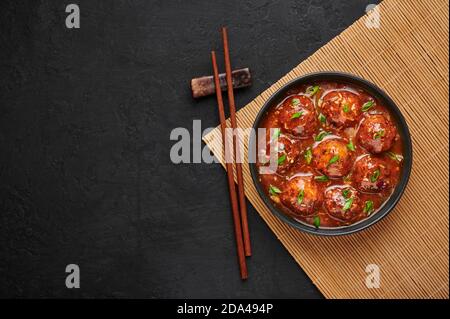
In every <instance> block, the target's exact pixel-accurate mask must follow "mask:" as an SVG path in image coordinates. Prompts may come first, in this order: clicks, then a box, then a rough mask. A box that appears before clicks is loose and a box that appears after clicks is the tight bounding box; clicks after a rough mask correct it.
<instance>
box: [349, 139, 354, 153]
mask: <svg viewBox="0 0 450 319" xmlns="http://www.w3.org/2000/svg"><path fill="white" fill-rule="evenodd" d="M347 148H348V149H349V150H350V151H352V152H354V151H355V145H353V142H352V140H349V141H348V144H347Z"/></svg>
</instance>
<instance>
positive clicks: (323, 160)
mask: <svg viewBox="0 0 450 319" xmlns="http://www.w3.org/2000/svg"><path fill="white" fill-rule="evenodd" d="M352 159H353V156H352V154H351V151H350V150H349V149H348V148H347V143H346V142H345V140H343V139H335V138H333V139H326V140H324V141H322V142H320V143H319V144H318V145H316V146H315V147H314V148H313V165H314V167H315V168H316V169H317V170H319V171H320V172H322V173H323V174H325V175H327V176H329V177H342V176H344V175H347V174H348V172H349V171H350V169H351V167H352Z"/></svg>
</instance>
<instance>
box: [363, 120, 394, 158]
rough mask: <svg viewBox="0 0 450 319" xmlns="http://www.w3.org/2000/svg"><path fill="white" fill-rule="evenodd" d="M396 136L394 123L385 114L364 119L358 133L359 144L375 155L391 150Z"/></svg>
mask: <svg viewBox="0 0 450 319" xmlns="http://www.w3.org/2000/svg"><path fill="white" fill-rule="evenodd" d="M396 136H397V129H396V127H395V125H394V123H392V122H391V121H390V120H389V119H388V118H387V117H386V116H384V115H383V114H372V115H369V116H367V117H366V118H364V119H363V120H362V122H361V125H360V127H359V129H358V133H357V138H358V140H359V143H360V144H361V145H362V146H363V147H364V148H365V149H366V150H368V151H369V152H371V153H374V154H377V153H381V152H385V151H387V150H388V149H390V148H391V146H392V143H394V141H395V138H396Z"/></svg>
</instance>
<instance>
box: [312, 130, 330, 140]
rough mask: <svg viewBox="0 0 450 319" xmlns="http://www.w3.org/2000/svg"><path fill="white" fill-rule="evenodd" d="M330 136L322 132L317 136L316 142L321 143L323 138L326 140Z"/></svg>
mask: <svg viewBox="0 0 450 319" xmlns="http://www.w3.org/2000/svg"><path fill="white" fill-rule="evenodd" d="M328 134H330V133H328V132H326V131H321V132H320V133H319V134H317V136H316V138H315V140H316V142H320V141H321V140H323V138H324V137H325V136H327V135H328Z"/></svg>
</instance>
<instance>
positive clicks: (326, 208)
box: [256, 82, 403, 227]
mask: <svg viewBox="0 0 450 319" xmlns="http://www.w3.org/2000/svg"><path fill="white" fill-rule="evenodd" d="M259 127H260V128H266V134H265V135H264V136H262V135H258V140H259V143H260V145H265V148H266V149H265V150H264V149H263V150H262V151H261V150H260V151H259V156H258V159H257V163H256V165H257V168H258V172H259V173H258V174H259V182H260V183H261V185H262V187H263V189H264V190H265V192H266V194H267V196H269V197H270V199H271V200H272V201H273V204H274V205H275V206H276V207H278V208H279V209H280V210H281V211H282V212H284V213H285V214H286V215H288V216H290V217H292V218H294V219H296V220H298V221H301V222H304V223H307V224H310V225H313V226H315V227H340V226H347V225H351V224H354V223H356V222H358V221H360V220H363V219H365V218H367V217H368V216H370V215H372V214H376V212H377V210H379V209H380V207H382V206H383V204H384V203H385V202H386V200H387V199H388V198H389V197H390V195H391V194H392V192H393V190H394V189H395V187H396V185H397V183H398V180H399V175H400V173H401V166H402V162H403V154H402V149H403V146H402V140H401V138H400V136H399V134H398V132H397V127H396V123H395V121H394V118H393V117H392V116H391V114H390V113H389V110H388V109H387V108H386V107H385V105H383V103H382V102H381V101H379V100H377V99H376V98H374V97H373V96H371V95H370V94H368V93H367V92H365V91H364V90H362V89H360V88H359V87H357V86H354V85H348V84H343V83H335V82H317V83H310V84H309V85H301V86H298V87H296V88H293V89H291V90H290V91H288V92H287V94H286V96H285V98H284V99H283V100H282V101H281V102H280V103H279V104H278V105H273V106H272V107H271V108H269V110H268V111H267V112H266V114H265V115H264V116H263V118H262V120H261V122H260V125H259ZM270 129H272V130H270ZM261 139H262V141H261ZM261 143H262V144H261ZM264 151H265V154H264ZM270 159H272V163H274V162H276V163H277V165H275V167H276V168H275V169H273V166H272V169H270V168H269V167H270V163H271V162H270ZM262 167H265V168H266V169H268V170H269V172H270V173H266V174H262V173H261V172H262V171H261V170H260V169H261V168H262Z"/></svg>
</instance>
